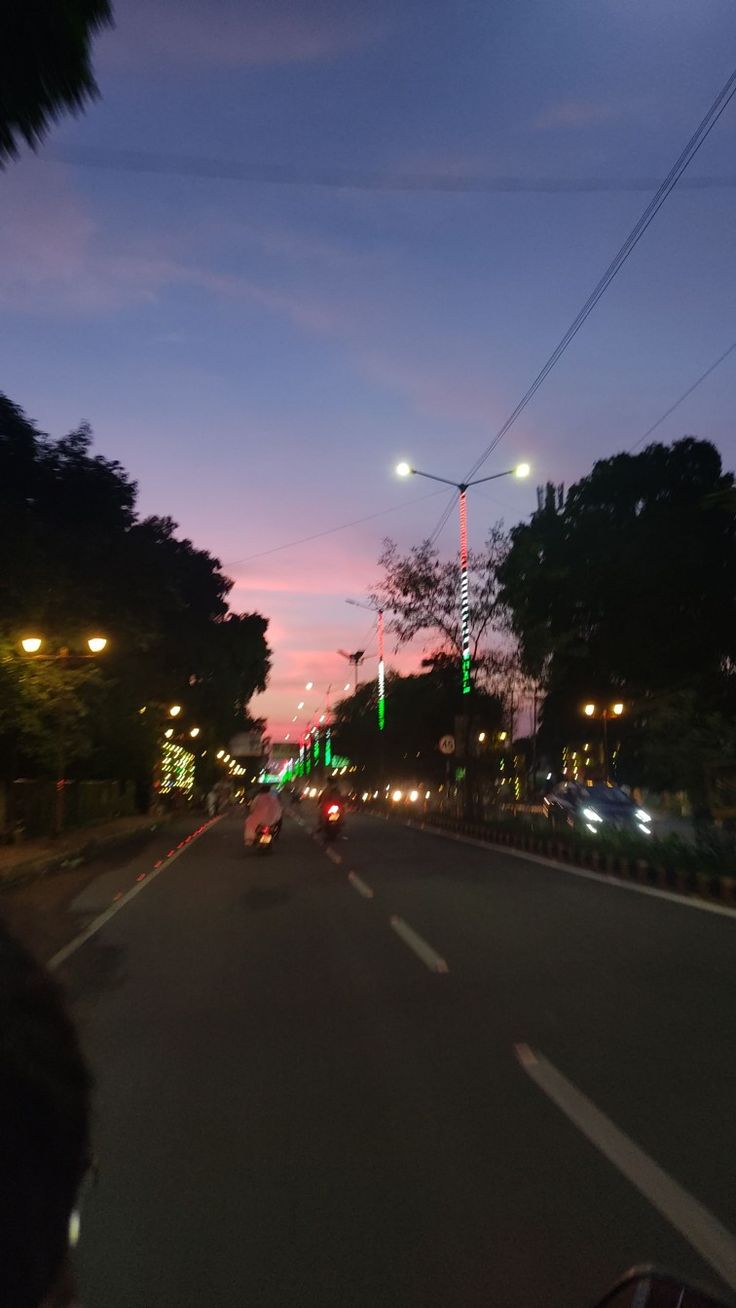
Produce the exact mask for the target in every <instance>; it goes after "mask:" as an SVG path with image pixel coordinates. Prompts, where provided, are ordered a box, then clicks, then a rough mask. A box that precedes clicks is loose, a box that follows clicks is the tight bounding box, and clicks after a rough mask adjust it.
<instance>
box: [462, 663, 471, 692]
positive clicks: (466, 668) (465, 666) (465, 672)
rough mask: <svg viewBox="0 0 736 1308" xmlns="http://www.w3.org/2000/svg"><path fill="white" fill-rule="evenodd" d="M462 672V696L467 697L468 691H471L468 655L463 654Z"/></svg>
mask: <svg viewBox="0 0 736 1308" xmlns="http://www.w3.org/2000/svg"><path fill="white" fill-rule="evenodd" d="M462 672H463V695H469V694H470V690H471V686H470V655H469V654H463V668H462Z"/></svg>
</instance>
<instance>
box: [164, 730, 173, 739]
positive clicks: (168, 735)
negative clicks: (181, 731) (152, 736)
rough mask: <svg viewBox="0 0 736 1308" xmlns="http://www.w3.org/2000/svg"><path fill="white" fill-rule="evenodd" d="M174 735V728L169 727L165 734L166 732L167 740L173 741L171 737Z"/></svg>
mask: <svg viewBox="0 0 736 1308" xmlns="http://www.w3.org/2000/svg"><path fill="white" fill-rule="evenodd" d="M173 734H174V728H173V727H167V728H166V730H165V732H164V735H165V737H166V739H167V740H171V737H172V736H173Z"/></svg>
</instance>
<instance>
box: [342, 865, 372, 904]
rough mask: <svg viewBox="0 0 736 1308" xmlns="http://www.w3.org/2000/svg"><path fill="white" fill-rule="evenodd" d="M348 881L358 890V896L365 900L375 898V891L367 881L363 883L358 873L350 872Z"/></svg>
mask: <svg viewBox="0 0 736 1308" xmlns="http://www.w3.org/2000/svg"><path fill="white" fill-rule="evenodd" d="M348 881H349V882H350V884H351V886H353V888H354V889H355V890H357V892H358V894H359V895H362V896H363V898H364V899H372V898H373V891H372V890H371V888H370V886H369V885H368V884H367V883H366V882H365V881H363V880H362V878H361V877H359V876H358V873H357V872H348Z"/></svg>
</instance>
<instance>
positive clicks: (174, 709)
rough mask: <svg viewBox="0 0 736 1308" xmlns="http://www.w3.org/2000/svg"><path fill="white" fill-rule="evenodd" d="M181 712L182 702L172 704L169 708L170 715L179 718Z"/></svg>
mask: <svg viewBox="0 0 736 1308" xmlns="http://www.w3.org/2000/svg"><path fill="white" fill-rule="evenodd" d="M180 713H181V704H172V705H171V708H170V709H169V717H170V718H178V716H179V714H180Z"/></svg>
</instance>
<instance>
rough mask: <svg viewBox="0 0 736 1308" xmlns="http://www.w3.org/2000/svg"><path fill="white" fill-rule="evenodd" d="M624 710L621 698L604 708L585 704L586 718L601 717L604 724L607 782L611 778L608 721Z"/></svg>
mask: <svg viewBox="0 0 736 1308" xmlns="http://www.w3.org/2000/svg"><path fill="white" fill-rule="evenodd" d="M623 711H624V706H623V704H622V703H621V701H620V700H617V701H616V703H615V704H607V705H604V706H603V707H602V708H601V707H599V706H598V705H597V704H593V703H588V704H584V705H583V713H584V714H585V716H586V718H595V717H600V719H601V723H602V724H603V772H604V779H605V781H606V784H608V781H609V779H610V778H609V775H608V721H609V718H620V717H621V716H622V714H623Z"/></svg>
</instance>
